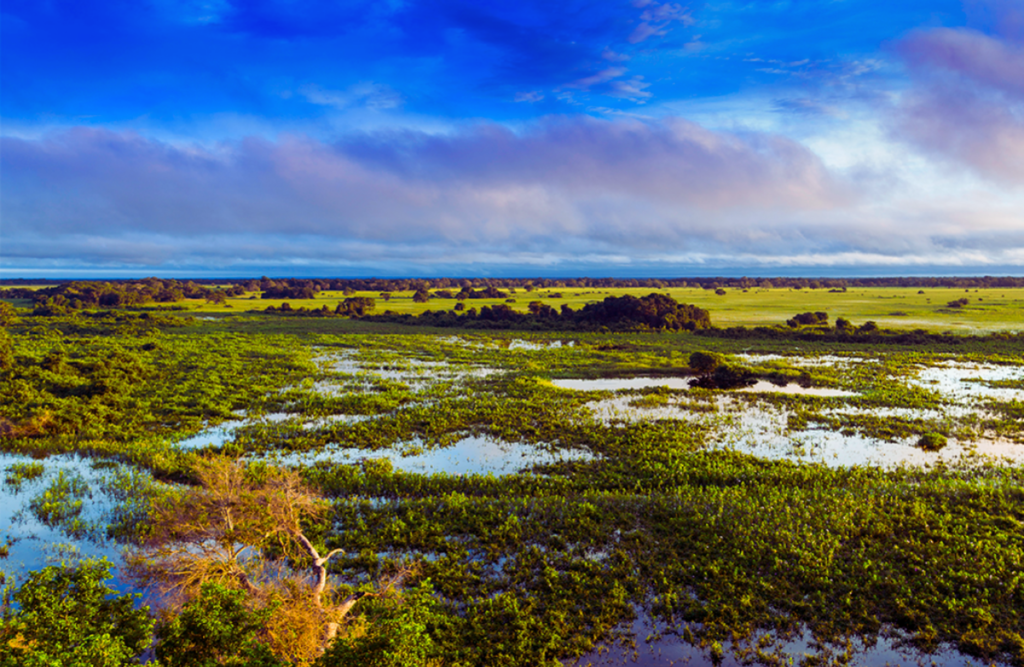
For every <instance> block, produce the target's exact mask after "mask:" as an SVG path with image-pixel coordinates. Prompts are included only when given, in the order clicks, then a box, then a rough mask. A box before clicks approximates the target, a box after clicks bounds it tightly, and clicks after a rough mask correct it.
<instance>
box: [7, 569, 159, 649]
mask: <svg viewBox="0 0 1024 667" xmlns="http://www.w3.org/2000/svg"><path fill="white" fill-rule="evenodd" d="M109 578H110V563H108V562H107V561H105V560H89V561H84V562H82V563H79V564H78V565H75V566H67V565H61V566H50V567H45V568H43V569H42V570H37V571H35V572H33V573H32V574H31V575H29V578H28V580H27V581H25V583H24V584H23V585H22V586H21V588H20V589H18V591H17V592H15V593H14V596H13V597H14V601H15V602H16V603H17V604H18V605H19V608H18V609H17V610H14V611H12V610H11V609H9V608H8V609H5V610H4V614H3V618H2V620H0V664H3V665H20V666H21V667H55V666H56V665H90V666H96V667H117V666H119V665H129V664H136V660H135V658H136V656H138V655H139V654H140V653H142V652H143V651H145V650H146V649H147V648H148V647H149V644H150V641H151V635H152V631H153V621H152V620H151V619H150V617H149V608H148V607H143V608H141V609H136V608H135V598H136V597H138V596H137V595H116V593H117V591H115V590H113V589H112V588H110V587H109V586H107V585H106V584H105V583H104V582H105V581H106V580H107V579H109Z"/></svg>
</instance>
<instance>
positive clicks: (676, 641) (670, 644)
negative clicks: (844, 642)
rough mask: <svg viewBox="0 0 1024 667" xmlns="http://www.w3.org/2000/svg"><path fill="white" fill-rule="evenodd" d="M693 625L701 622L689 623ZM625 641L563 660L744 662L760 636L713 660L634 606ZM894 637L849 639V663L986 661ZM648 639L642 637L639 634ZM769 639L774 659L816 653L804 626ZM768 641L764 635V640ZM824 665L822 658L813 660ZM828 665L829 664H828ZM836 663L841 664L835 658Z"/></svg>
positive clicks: (948, 665) (579, 665)
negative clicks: (740, 655)
mask: <svg viewBox="0 0 1024 667" xmlns="http://www.w3.org/2000/svg"><path fill="white" fill-rule="evenodd" d="M692 626H693V629H694V630H696V629H697V628H698V627H699V624H692ZM619 630H620V632H622V633H623V634H624V635H625V636H626V637H629V640H627V642H629V643H632V642H631V640H632V639H633V638H635V647H634V646H632V645H629V646H622V645H618V644H615V643H610V642H606V643H602V644H600V645H599V646H598V648H596V649H595V650H593V651H591V652H589V653H586V654H584V655H582V656H580V657H579V658H577V659H575V660H566V661H564V664H565V665H567V666H570V667H588V666H590V667H612V666H613V665H615V666H618V665H632V666H633V667H666V666H671V665H678V666H682V665H718V666H719V667H743V665H746V664H750V663H745V662H743V661H741V660H739V659H737V658H736V656H735V654H734V653H733V649H734V648H743V647H746V646H756V643H757V640H758V639H760V638H762V637H764V636H765V635H764V633H758V634H757V635H756V636H755V638H754V639H753V640H752V641H751V642H750V643H749V644H744V645H743V646H734V645H733V642H731V641H728V640H726V641H723V642H721V646H722V649H723V653H724V655H723V656H722V657H721V659H720V660H718V661H716V660H714V659H713V658H712V655H711V650H710V647H708V648H701V647H700V646H694V645H692V644H689V643H687V642H686V641H684V640H683V639H681V638H680V636H679V635H680V634H681V633H680V630H678V629H671V628H668V627H667V626H666V625H665V624H664V623H659V622H656V621H653V620H651V618H650V617H649V616H647V615H646V614H645V613H644V612H643V611H642V610H637V613H636V619H635V620H634V621H633V622H632V623H628V624H624V625H623V626H622V627H621V628H620V629H619ZM890 634H892V635H895V636H884V635H883V636H879V637H878V639H877V641H876V642H875V643H874V645H872V646H868V645H866V644H865V643H864V642H863V641H861V640H858V639H853V640H851V642H850V643H851V648H852V651H851V653H852V660H850V662H849V663H848V664H851V665H857V666H858V667H892V666H899V665H905V666H908V667H909V666H910V665H916V666H919V667H975V666H977V667H983V666H984V665H986V664H988V663H986V662H985V661H982V660H973V659H972V658H970V657H969V656H966V655H964V654H962V653H960V652H959V651H956V650H953V649H950V648H948V647H944V648H942V649H940V650H939V651H937V652H936V653H932V654H923V653H919V652H917V651H914V650H912V649H907V648H905V644H904V646H900V641H901V639H902V640H904V641H905V639H906V638H903V637H899V634H898V633H892V632H891V633H890ZM645 637H646V638H648V639H649V641H644V639H643V638H645ZM769 638H770V639H771V640H772V641H771V643H770V644H768V646H767V647H766V648H765V649H764V652H765V653H768V654H776V655H780V656H781V657H782V660H781V661H780V662H779V663H778V664H790V665H798V664H801V659H802V658H803V657H804V656H805V655H815V654H819V655H820V653H819V652H818V651H816V650H815V648H814V638H813V636H812V634H811V633H810V632H809V631H807V630H806V629H804V630H801V631H799V632H794V633H792V635H791V636H790V637H775V636H769ZM766 641H767V640H766ZM829 650H830V651H831V652H832V653H833V657H834V658H839V656H840V655H841V654H842V653H843V651H844V650H845V649H843V648H839V647H835V646H831V647H829ZM814 664H825V663H814ZM828 664H832V663H828ZM836 664H843V663H842V662H837V663H836Z"/></svg>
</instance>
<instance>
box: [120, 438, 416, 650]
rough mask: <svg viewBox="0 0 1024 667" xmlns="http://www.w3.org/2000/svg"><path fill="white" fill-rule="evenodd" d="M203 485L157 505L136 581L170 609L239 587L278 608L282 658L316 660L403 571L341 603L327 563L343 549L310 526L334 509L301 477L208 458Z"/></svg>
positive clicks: (135, 564) (271, 636)
mask: <svg viewBox="0 0 1024 667" xmlns="http://www.w3.org/2000/svg"><path fill="white" fill-rule="evenodd" d="M196 476H197V478H198V481H199V484H198V485H197V486H195V487H192V488H190V489H187V490H185V491H182V492H179V493H176V494H170V495H167V496H165V497H163V498H161V499H160V500H158V501H157V502H156V503H155V504H154V507H153V510H152V512H151V516H150V529H149V531H148V537H147V538H146V539H145V541H144V543H143V544H142V546H141V547H140V548H139V549H138V550H137V552H136V553H135V554H134V556H133V558H132V561H131V572H132V574H133V576H134V577H135V578H136V579H137V580H138V581H140V583H143V584H146V585H147V586H149V587H152V588H155V589H156V591H157V592H158V593H160V594H162V595H163V597H164V600H165V602H166V604H167V605H168V608H169V609H174V608H176V607H179V606H180V605H182V604H184V603H185V602H186V601H187V600H189V599H191V598H193V597H194V596H196V595H197V594H198V593H199V590H200V587H201V586H202V585H203V584H204V583H207V582H216V583H219V584H221V585H224V586H229V587H233V588H240V589H242V590H244V591H246V593H247V594H248V596H249V601H250V604H251V605H252V606H253V607H254V608H256V607H265V606H267V605H274V606H275V613H274V614H273V615H272V617H271V619H272V620H271V622H270V623H269V624H268V627H267V628H266V633H265V634H266V636H265V637H264V638H263V639H264V640H265V641H266V642H267V643H268V644H270V646H271V648H272V649H273V650H274V652H275V653H277V654H279V655H283V656H287V657H289V658H290V659H293V660H294V659H298V660H299V661H300V662H308V661H311V660H313V659H315V658H316V657H317V656H318V655H320V654H321V653H322V652H323V650H324V649H325V648H326V647H327V645H328V644H329V643H330V642H331V641H332V640H333V639H334V638H335V637H336V636H337V634H338V629H339V627H340V624H341V623H342V621H343V620H344V619H345V617H346V615H347V614H348V613H349V611H350V610H351V609H352V607H353V606H354V605H355V604H356V602H358V601H359V600H360V599H361V598H363V597H366V596H369V595H373V596H376V595H380V594H384V593H389V592H392V591H393V590H394V589H395V588H397V587H398V586H400V585H401V583H402V581H403V580H404V579H405V578H406V577H407V576H408V575H409V574H410V572H409V571H408V570H403V571H401V572H399V573H397V574H396V575H394V576H393V577H391V578H389V579H388V580H385V581H383V582H381V583H380V584H379V586H378V590H377V592H375V593H367V592H358V593H354V594H352V595H349V596H347V597H345V598H344V599H341V600H340V601H336V600H335V597H336V596H335V595H334V594H333V593H334V590H333V587H332V586H331V584H330V582H329V579H328V573H327V564H328V562H329V561H330V560H331V558H333V557H334V556H337V555H339V554H342V553H344V552H343V551H342V549H331V550H329V551H327V550H325V549H324V550H322V549H320V548H318V547H317V545H316V544H314V542H313V540H311V539H309V537H308V536H307V535H306V532H305V530H304V528H303V524H304V523H308V522H311V521H315V520H317V519H320V518H322V517H323V516H324V514H325V513H326V512H327V509H328V504H327V502H326V501H325V500H324V499H322V498H321V497H319V495H318V494H317V493H316V492H315V491H313V490H312V489H310V488H309V487H307V486H306V485H305V484H304V483H303V482H302V480H301V479H300V477H299V475H298V474H297V473H294V472H290V471H286V470H280V469H277V468H271V467H266V466H255V465H254V466H249V467H246V466H244V465H242V464H239V463H237V462H234V461H231V460H228V459H221V458H217V459H207V460H203V461H202V462H200V463H199V464H197V467H196Z"/></svg>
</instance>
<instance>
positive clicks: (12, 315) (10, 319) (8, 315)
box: [0, 301, 18, 327]
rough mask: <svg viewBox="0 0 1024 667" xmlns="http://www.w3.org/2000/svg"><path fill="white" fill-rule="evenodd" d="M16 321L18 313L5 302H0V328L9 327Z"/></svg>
mask: <svg viewBox="0 0 1024 667" xmlns="http://www.w3.org/2000/svg"><path fill="white" fill-rule="evenodd" d="M17 321H18V311H17V310H15V308H14V306H12V305H11V304H9V303H7V302H6V301H0V327H9V326H11V325H12V324H15V323H17Z"/></svg>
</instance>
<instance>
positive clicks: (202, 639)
mask: <svg viewBox="0 0 1024 667" xmlns="http://www.w3.org/2000/svg"><path fill="white" fill-rule="evenodd" d="M246 598H247V596H246V594H245V591H242V590H238V589H231V588H227V587H225V586H222V585H220V584H218V583H214V582H209V583H206V584H203V586H202V588H201V589H200V593H199V596H198V597H196V598H194V599H193V600H191V601H189V602H188V603H187V604H186V605H185V606H184V607H183V608H182V610H181V613H180V614H178V615H177V616H175V617H173V618H172V619H171V620H170V621H168V622H167V623H164V624H162V625H161V626H160V627H159V628H158V629H157V637H158V639H159V643H158V644H157V647H156V654H157V657H158V658H159V659H160V661H161V663H162V664H163V665H165V667H219V666H221V665H230V666H232V667H242V666H243V665H244V666H245V667H274V666H276V665H283V664H284V663H282V662H281V661H280V660H279V659H278V658H277V657H276V656H275V655H274V653H273V652H272V651H271V650H270V647H269V646H267V645H266V644H263V643H261V642H260V641H259V635H260V634H261V633H262V632H263V630H264V627H265V626H266V623H267V620H268V618H269V617H270V616H271V615H272V614H273V613H274V608H273V607H263V608H251V606H250V605H248V604H247V599H246Z"/></svg>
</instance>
